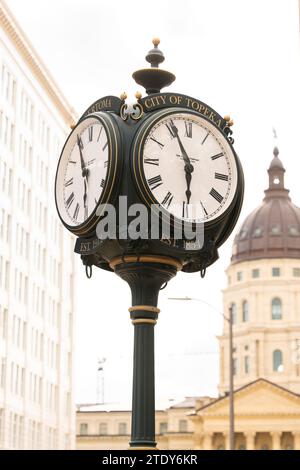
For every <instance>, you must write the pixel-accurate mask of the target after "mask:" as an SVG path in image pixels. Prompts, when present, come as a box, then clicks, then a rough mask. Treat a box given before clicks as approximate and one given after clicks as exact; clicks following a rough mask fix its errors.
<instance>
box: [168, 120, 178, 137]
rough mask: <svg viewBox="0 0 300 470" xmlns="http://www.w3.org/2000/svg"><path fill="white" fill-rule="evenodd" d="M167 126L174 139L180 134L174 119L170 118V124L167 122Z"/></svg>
mask: <svg viewBox="0 0 300 470" xmlns="http://www.w3.org/2000/svg"><path fill="white" fill-rule="evenodd" d="M166 126H167V129H168V131H169V132H170V134H171V137H172V139H174V137H176V135H177V134H178V129H177V127H176V126H175V124H174V122H173V121H172V119H171V120H170V124H166Z"/></svg>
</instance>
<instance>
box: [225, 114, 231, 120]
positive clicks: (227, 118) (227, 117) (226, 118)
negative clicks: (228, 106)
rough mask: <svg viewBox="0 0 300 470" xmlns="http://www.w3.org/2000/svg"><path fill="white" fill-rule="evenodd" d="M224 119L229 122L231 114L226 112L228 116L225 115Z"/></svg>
mask: <svg viewBox="0 0 300 470" xmlns="http://www.w3.org/2000/svg"><path fill="white" fill-rule="evenodd" d="M224 120H225V121H227V122H229V121H230V116H229V114H226V116H224Z"/></svg>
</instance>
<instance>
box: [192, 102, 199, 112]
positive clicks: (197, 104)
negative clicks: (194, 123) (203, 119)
mask: <svg viewBox="0 0 300 470" xmlns="http://www.w3.org/2000/svg"><path fill="white" fill-rule="evenodd" d="M192 108H193V109H194V110H195V111H198V110H199V103H198V102H197V101H193V102H192Z"/></svg>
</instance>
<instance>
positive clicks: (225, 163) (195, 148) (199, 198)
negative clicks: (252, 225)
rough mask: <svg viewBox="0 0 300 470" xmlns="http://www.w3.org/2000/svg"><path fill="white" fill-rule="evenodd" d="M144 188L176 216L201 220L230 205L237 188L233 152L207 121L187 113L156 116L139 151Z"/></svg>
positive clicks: (212, 218) (206, 219)
mask: <svg viewBox="0 0 300 470" xmlns="http://www.w3.org/2000/svg"><path fill="white" fill-rule="evenodd" d="M141 158H142V160H141V162H142V167H143V172H144V186H145V188H146V191H147V192H148V194H150V195H151V198H152V200H153V202H158V203H159V204H160V205H161V206H162V207H163V208H164V209H165V210H167V211H168V212H169V213H171V214H173V215H174V216H175V217H176V218H178V219H182V220H187V221H190V222H206V221H211V220H214V219H216V218H217V217H219V216H220V215H221V214H222V213H223V212H224V211H225V210H226V209H227V208H228V207H229V205H230V203H231V202H232V200H233V197H234V195H235V192H236V188H237V168H236V162H235V158H234V155H233V151H232V149H231V147H230V145H229V144H228V142H227V140H226V138H225V137H224V136H223V135H222V133H221V132H220V131H219V130H218V129H216V127H215V126H213V125H212V124H211V123H210V122H209V121H207V120H206V119H203V118H201V117H200V116H197V115H194V114H190V113H184V112H182V113H174V114H169V115H167V116H165V117H163V118H161V119H160V120H159V121H158V122H157V123H156V124H155V125H154V126H153V127H151V129H150V130H149V131H148V133H147V135H146V138H145V140H144V146H143V149H142V157H141Z"/></svg>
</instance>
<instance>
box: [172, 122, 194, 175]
mask: <svg viewBox="0 0 300 470" xmlns="http://www.w3.org/2000/svg"><path fill="white" fill-rule="evenodd" d="M172 131H173V133H174V135H175V137H176V139H177V141H178V144H179V147H180V150H181V153H182V157H183V160H184V161H185V163H186V164H187V165H189V166H190V170H191V172H192V171H193V170H194V167H193V165H192V164H191V160H190V159H189V156H188V154H187V153H186V151H185V148H184V146H183V145H182V142H181V139H180V137H179V135H178V129H177V127H176V126H174V125H173V126H172Z"/></svg>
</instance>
